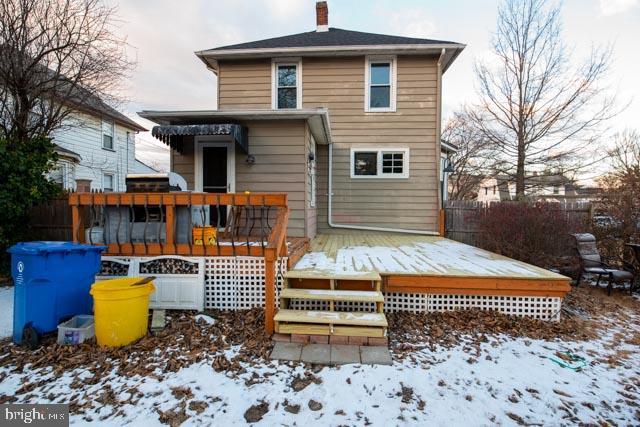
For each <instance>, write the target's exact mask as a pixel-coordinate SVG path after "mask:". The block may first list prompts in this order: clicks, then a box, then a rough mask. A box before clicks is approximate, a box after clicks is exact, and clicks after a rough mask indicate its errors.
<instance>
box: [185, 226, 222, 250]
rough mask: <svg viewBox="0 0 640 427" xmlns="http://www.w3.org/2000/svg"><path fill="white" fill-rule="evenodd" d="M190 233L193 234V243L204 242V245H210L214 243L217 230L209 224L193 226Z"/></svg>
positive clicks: (198, 244) (200, 243)
mask: <svg viewBox="0 0 640 427" xmlns="http://www.w3.org/2000/svg"><path fill="white" fill-rule="evenodd" d="M191 234H193V244H194V245H197V246H202V242H204V244H205V245H206V246H212V245H215V244H216V237H217V235H218V230H216V228H215V227H210V226H204V227H193V230H191Z"/></svg>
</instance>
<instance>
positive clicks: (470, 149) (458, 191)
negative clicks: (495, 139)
mask: <svg viewBox="0 0 640 427" xmlns="http://www.w3.org/2000/svg"><path fill="white" fill-rule="evenodd" d="M442 139H443V140H444V141H446V142H448V143H451V144H453V145H454V146H456V148H457V149H458V151H457V152H456V153H454V154H453V155H452V156H451V163H452V166H453V169H454V172H453V173H452V174H451V178H450V182H449V184H450V194H449V197H450V198H451V199H452V200H466V199H473V198H475V196H477V191H478V188H479V185H480V183H481V182H482V181H483V180H484V179H485V178H486V177H487V176H490V175H492V174H493V171H494V168H495V161H496V160H495V147H494V146H493V144H491V143H490V142H489V141H487V139H486V138H485V137H484V135H483V134H482V133H481V132H480V131H479V129H478V128H477V126H476V124H475V122H474V121H473V120H472V119H471V117H470V116H469V114H468V113H466V112H464V111H460V112H456V113H454V115H453V117H451V118H450V119H449V120H448V121H447V123H446V124H445V126H444V129H443V130H442Z"/></svg>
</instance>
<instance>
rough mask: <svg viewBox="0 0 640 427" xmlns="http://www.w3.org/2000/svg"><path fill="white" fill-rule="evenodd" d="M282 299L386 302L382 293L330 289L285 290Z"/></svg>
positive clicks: (281, 295)
mask: <svg viewBox="0 0 640 427" xmlns="http://www.w3.org/2000/svg"><path fill="white" fill-rule="evenodd" d="M280 298H289V299H308V300H317V301H355V302H384V296H383V295H382V292H376V291H339V290H330V289H294V288H285V289H283V290H282V291H281V292H280Z"/></svg>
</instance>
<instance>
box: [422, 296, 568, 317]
mask: <svg viewBox="0 0 640 427" xmlns="http://www.w3.org/2000/svg"><path fill="white" fill-rule="evenodd" d="M561 307H562V299H561V298H557V297H524V296H523V297H515V296H513V297H512V296H485V295H429V296H428V298H427V310H428V311H449V310H456V309H468V308H479V309H481V310H497V311H499V312H501V313H504V314H511V315H515V316H528V317H534V318H536V319H542V320H560V309H561Z"/></svg>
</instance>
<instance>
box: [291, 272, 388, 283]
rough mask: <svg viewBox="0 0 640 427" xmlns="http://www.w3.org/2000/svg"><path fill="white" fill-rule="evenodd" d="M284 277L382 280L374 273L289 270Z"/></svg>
mask: <svg viewBox="0 0 640 427" xmlns="http://www.w3.org/2000/svg"><path fill="white" fill-rule="evenodd" d="M284 277H285V278H287V279H334V280H374V281H380V280H382V278H381V277H380V274H378V272H376V271H354V272H352V273H347V272H345V273H332V272H328V271H323V270H289V271H287V272H286V273H284Z"/></svg>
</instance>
